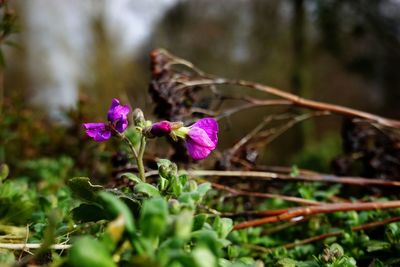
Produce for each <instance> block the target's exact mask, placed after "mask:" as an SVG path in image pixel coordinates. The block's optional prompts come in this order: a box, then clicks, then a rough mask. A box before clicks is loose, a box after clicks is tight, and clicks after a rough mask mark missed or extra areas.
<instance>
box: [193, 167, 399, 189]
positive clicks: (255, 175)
mask: <svg viewBox="0 0 400 267" xmlns="http://www.w3.org/2000/svg"><path fill="white" fill-rule="evenodd" d="M188 173H189V175H191V176H198V177H205V176H219V177H222V176H226V177H240V178H244V177H246V178H249V179H259V180H267V181H269V180H288V181H308V182H328V183H341V184H349V185H357V186H372V185H373V186H394V187H400V182H398V181H387V180H380V179H372V178H371V179H370V178H363V177H340V176H334V175H324V174H319V175H309V176H306V175H300V176H293V177H292V176H290V175H285V174H279V173H276V172H259V171H217V170H189V171H188ZM399 179H400V178H399Z"/></svg>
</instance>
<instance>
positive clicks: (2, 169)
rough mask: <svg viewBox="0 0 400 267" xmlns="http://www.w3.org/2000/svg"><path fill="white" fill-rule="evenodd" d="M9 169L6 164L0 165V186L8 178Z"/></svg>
mask: <svg viewBox="0 0 400 267" xmlns="http://www.w3.org/2000/svg"><path fill="white" fill-rule="evenodd" d="M9 173H10V169H9V168H8V165H7V164H1V165H0V184H1V183H2V182H3V181H4V180H5V179H6V178H7V177H8V175H9Z"/></svg>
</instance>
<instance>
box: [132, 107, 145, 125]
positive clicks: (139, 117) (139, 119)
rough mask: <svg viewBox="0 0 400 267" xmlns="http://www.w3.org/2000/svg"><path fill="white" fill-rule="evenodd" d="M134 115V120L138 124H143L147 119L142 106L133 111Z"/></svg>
mask: <svg viewBox="0 0 400 267" xmlns="http://www.w3.org/2000/svg"><path fill="white" fill-rule="evenodd" d="M132 117H133V122H134V123H135V125H136V126H143V124H144V122H145V119H144V114H143V111H142V110H141V109H140V108H136V109H135V110H134V111H133V113H132Z"/></svg>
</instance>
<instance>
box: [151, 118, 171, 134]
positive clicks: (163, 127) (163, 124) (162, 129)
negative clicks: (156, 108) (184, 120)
mask: <svg viewBox="0 0 400 267" xmlns="http://www.w3.org/2000/svg"><path fill="white" fill-rule="evenodd" d="M171 126H172V124H171V122H169V121H160V122H156V123H153V125H152V126H151V129H150V133H151V134H152V135H154V136H157V137H161V136H167V135H169V134H170V132H171V130H172V127H171Z"/></svg>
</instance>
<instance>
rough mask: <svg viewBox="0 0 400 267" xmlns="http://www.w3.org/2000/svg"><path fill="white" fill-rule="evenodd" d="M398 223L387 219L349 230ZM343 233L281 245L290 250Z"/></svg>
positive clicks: (338, 232)
mask: <svg viewBox="0 0 400 267" xmlns="http://www.w3.org/2000/svg"><path fill="white" fill-rule="evenodd" d="M398 221H400V217H393V218H389V219H386V220H382V221H378V222H372V223H366V224H363V225H360V226H355V227H352V228H351V230H352V231H353V232H357V231H361V230H366V229H370V228H373V227H377V226H381V225H385V224H390V223H393V222H398ZM343 233H344V232H343V231H336V232H331V233H326V234H322V235H318V236H313V237H310V238H306V239H303V240H299V241H296V242H293V243H289V244H286V245H283V246H282V247H284V248H286V249H290V248H294V247H297V246H301V245H305V244H309V243H312V242H315V241H319V240H322V239H326V238H328V237H333V236H340V235H342V234H343ZM277 248H279V247H276V248H271V250H274V249H277Z"/></svg>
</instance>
